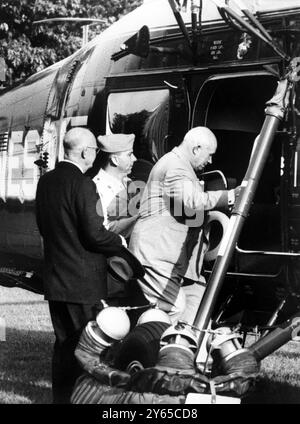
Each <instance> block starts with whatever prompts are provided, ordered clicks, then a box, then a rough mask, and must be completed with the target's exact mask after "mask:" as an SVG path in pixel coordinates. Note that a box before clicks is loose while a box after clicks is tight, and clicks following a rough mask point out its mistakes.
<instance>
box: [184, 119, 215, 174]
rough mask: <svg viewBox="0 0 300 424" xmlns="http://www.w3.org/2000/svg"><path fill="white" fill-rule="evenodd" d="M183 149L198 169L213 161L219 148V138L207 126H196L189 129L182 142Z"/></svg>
mask: <svg viewBox="0 0 300 424" xmlns="http://www.w3.org/2000/svg"><path fill="white" fill-rule="evenodd" d="M181 147H182V149H183V150H184V151H185V154H186V156H187V157H188V158H189V160H190V162H191V165H192V166H193V168H194V169H195V170H196V171H200V170H202V169H203V168H204V167H205V166H206V165H207V164H208V163H211V161H212V155H213V154H214V153H215V151H216V149H217V139H216V137H215V135H214V133H213V132H212V131H211V130H210V129H209V128H207V127H195V128H192V129H191V130H190V131H188V132H187V133H186V135H185V137H184V139H183V141H182V143H181Z"/></svg>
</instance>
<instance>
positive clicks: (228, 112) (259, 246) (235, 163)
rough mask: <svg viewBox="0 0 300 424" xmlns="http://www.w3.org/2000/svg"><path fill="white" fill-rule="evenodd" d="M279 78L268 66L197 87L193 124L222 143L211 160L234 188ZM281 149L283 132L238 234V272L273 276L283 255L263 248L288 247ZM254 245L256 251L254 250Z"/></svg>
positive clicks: (236, 264)
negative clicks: (205, 128)
mask: <svg viewBox="0 0 300 424" xmlns="http://www.w3.org/2000/svg"><path fill="white" fill-rule="evenodd" d="M276 84H277V80H276V78H275V77H274V76H273V75H271V74H268V73H267V72H265V71H257V72H253V73H235V74H227V75H216V76H213V77H210V78H208V79H207V80H206V81H205V83H204V84H203V85H202V87H201V88H200V90H199V92H198V96H197V100H196V103H195V108H194V110H193V117H192V120H193V126H196V125H205V126H208V127H209V128H210V129H211V130H212V131H213V132H214V134H215V135H216V137H217V140H218V149H217V152H216V154H215V155H214V159H213V164H212V165H211V166H212V167H213V169H220V170H221V171H223V173H224V174H225V176H226V177H227V179H228V185H229V188H232V187H235V186H237V185H239V184H241V182H242V180H243V178H244V175H245V173H246V170H247V167H248V163H249V159H250V156H251V152H252V149H253V145H254V140H255V138H256V136H257V135H258V134H259V132H260V129H261V126H262V124H263V121H264V118H265V115H264V108H265V103H266V101H267V100H269V99H270V98H271V97H272V95H273V93H274V91H275V88H276ZM282 155H283V139H282V137H281V135H280V134H278V135H277V136H276V137H275V140H274V143H273V146H272V148H271V152H270V155H269V158H268V163H267V164H266V167H265V169H264V171H263V174H262V177H261V181H260V182H259V185H258V188H257V192H256V195H255V199H254V203H253V205H252V207H251V209H250V214H249V217H248V218H247V220H246V222H245V225H244V227H243V230H242V232H241V236H240V239H239V248H238V254H237V255H236V261H235V267H236V268H238V269H239V272H242V273H251V274H252V273H253V274H256V273H261V274H265V275H266V276H268V275H269V276H270V277H271V276H272V277H274V276H276V275H278V274H279V272H280V270H281V267H282V261H281V260H275V261H274V258H272V257H270V258H269V259H267V257H266V256H264V257H263V256H262V254H263V252H280V251H282V250H283V246H282V229H283V228H284V219H285V217H284V216H283V214H282V211H281V199H282V190H283V185H282V184H283V183H282V180H283V177H284V172H286V171H285V170H284V168H282V162H283V159H282ZM206 170H209V169H206ZM252 250H255V251H257V255H254V254H253V253H252V252H251V253H250V251H252ZM246 252H247V253H246ZM248 253H249V254H248Z"/></svg>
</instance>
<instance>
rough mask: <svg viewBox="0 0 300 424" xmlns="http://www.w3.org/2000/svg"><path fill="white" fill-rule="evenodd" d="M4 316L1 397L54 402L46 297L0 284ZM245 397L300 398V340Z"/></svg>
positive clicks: (264, 370) (267, 363)
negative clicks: (4, 337)
mask: <svg viewBox="0 0 300 424" xmlns="http://www.w3.org/2000/svg"><path fill="white" fill-rule="evenodd" d="M0 320H1V322H3V320H5V323H6V341H0V403H1V404H47V403H51V401H52V400H51V377H50V372H51V355H52V345H53V342H54V336H53V331H52V325H51V321H50V315H49V311H48V304H47V302H45V301H44V300H43V296H40V295H37V294H34V293H30V292H28V291H26V290H23V289H19V288H4V287H1V286H0ZM2 333H3V329H1V327H0V335H1V334H2ZM2 335H3V334H2ZM243 403H262V404H267V403H269V404H270V403H273V404H276V403H297V404H300V343H299V342H289V343H288V344H287V345H285V346H283V347H282V348H281V349H279V350H278V351H277V352H275V353H274V354H273V355H270V356H269V357H268V358H266V359H265V360H263V361H262V364H261V374H260V377H259V379H258V381H257V384H256V387H255V390H254V391H253V392H252V393H250V394H249V395H248V396H247V398H246V399H244V400H243Z"/></svg>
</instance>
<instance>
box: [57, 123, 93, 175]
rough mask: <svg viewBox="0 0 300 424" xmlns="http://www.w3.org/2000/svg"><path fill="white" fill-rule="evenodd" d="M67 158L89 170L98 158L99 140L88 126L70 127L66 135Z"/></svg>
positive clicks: (64, 144)
mask: <svg viewBox="0 0 300 424" xmlns="http://www.w3.org/2000/svg"><path fill="white" fill-rule="evenodd" d="M63 146H64V152H65V159H68V160H71V161H72V162H75V163H77V164H78V165H80V166H81V168H82V169H83V171H84V172H85V171H87V170H88V169H89V168H90V167H91V166H92V165H93V162H94V160H95V158H96V149H97V141H96V137H95V136H94V134H93V133H92V132H91V131H90V130H88V129H87V128H81V127H76V128H72V129H70V130H69V131H68V132H67V133H66V134H65V137H64V142H63Z"/></svg>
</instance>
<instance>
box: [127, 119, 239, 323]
mask: <svg viewBox="0 0 300 424" xmlns="http://www.w3.org/2000/svg"><path fill="white" fill-rule="evenodd" d="M216 149H217V140H216V138H215V136H214V134H213V133H212V132H211V131H210V130H209V129H208V128H206V127H196V128H193V129H191V130H190V131H188V133H187V134H186V135H185V137H184V140H183V141H182V143H181V144H180V145H179V146H178V147H175V148H174V149H173V150H172V151H171V152H169V153H167V154H165V155H164V156H163V157H162V158H161V159H160V160H159V161H158V162H157V163H156V164H155V166H154V167H153V169H152V171H151V173H150V176H149V179H148V182H147V185H146V188H145V191H144V194H143V197H142V199H141V206H140V210H139V217H138V220H137V222H136V224H135V227H134V229H133V233H132V236H131V240H130V250H131V251H132V252H133V253H134V254H135V255H136V257H137V258H138V259H139V260H140V262H141V263H142V264H143V266H144V268H145V276H144V277H143V278H141V279H139V280H138V283H139V285H140V287H141V289H142V291H143V293H144V295H145V297H146V298H147V299H148V301H149V302H151V303H155V304H156V305H157V306H158V307H159V308H160V309H162V310H164V311H166V312H168V314H169V316H170V318H171V320H172V322H173V323H175V322H176V321H177V320H178V319H179V318H180V319H181V320H184V321H187V322H189V323H190V324H192V323H193V320H194V318H195V316H196V313H197V310H198V307H199V305H200V301H201V299H202V296H203V293H204V290H205V279H204V277H203V276H202V275H201V268H202V262H203V256H204V253H205V250H206V247H207V244H206V243H205V241H206V240H205V237H203V224H204V211H208V210H211V209H216V208H224V207H226V206H228V204H233V203H234V200H235V195H237V194H238V192H239V188H236V189H234V190H229V191H227V190H218V191H208V192H204V190H203V185H202V184H201V182H200V181H199V180H198V178H197V176H196V172H197V171H201V170H202V169H203V168H204V167H205V166H206V165H207V164H208V163H211V162H212V156H213V155H214V153H215V151H216Z"/></svg>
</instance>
